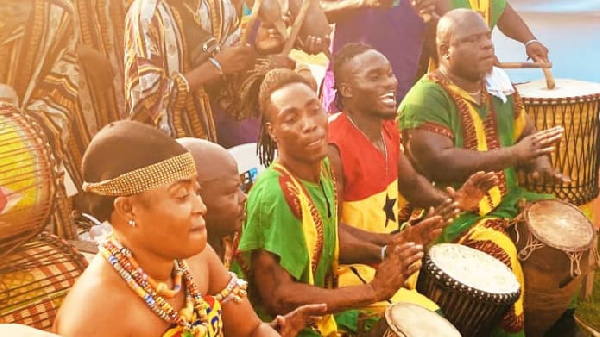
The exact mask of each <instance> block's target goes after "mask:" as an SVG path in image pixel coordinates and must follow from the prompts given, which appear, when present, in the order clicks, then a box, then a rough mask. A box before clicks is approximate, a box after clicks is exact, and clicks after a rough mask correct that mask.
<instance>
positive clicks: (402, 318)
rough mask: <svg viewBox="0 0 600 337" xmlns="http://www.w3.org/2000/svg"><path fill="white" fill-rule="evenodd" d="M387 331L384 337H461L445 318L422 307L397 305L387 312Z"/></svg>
mask: <svg viewBox="0 0 600 337" xmlns="http://www.w3.org/2000/svg"><path fill="white" fill-rule="evenodd" d="M385 321H386V323H387V330H386V331H385V333H384V334H383V337H442V336H443V337H460V336H461V335H460V332H458V330H456V328H455V327H454V326H453V325H452V324H450V322H448V321H447V320H446V319H445V318H443V317H442V316H440V315H438V314H436V313H435V312H431V311H429V310H427V309H425V308H423V307H421V306H418V305H415V304H410V303H396V304H393V305H391V306H389V307H388V308H387V309H386V311H385Z"/></svg>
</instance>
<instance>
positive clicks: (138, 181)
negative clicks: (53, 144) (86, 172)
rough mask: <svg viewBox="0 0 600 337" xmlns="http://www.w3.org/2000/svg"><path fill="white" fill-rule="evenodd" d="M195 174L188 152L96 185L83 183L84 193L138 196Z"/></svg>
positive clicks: (191, 158)
mask: <svg viewBox="0 0 600 337" xmlns="http://www.w3.org/2000/svg"><path fill="white" fill-rule="evenodd" d="M195 174H196V165H195V163H194V157H192V154H191V153H189V152H186V153H184V154H181V155H179V156H175V157H171V158H169V159H166V160H163V161H161V162H158V163H155V164H152V165H150V166H146V167H142V168H139V169H136V170H133V171H131V172H127V173H124V174H121V175H120V176H118V177H115V178H113V179H109V180H102V181H100V182H97V183H89V182H84V183H83V190H84V191H85V192H90V193H95V194H99V195H104V196H109V197H118V196H125V195H133V194H138V193H141V192H144V191H148V190H151V189H153V188H157V187H160V186H164V185H168V184H171V183H174V182H176V181H179V180H186V179H190V178H191V177H193V176H194V175H195Z"/></svg>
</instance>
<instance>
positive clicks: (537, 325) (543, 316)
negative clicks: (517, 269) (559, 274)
mask: <svg viewBox="0 0 600 337" xmlns="http://www.w3.org/2000/svg"><path fill="white" fill-rule="evenodd" d="M523 272H524V274H525V303H524V309H525V332H526V336H527V337H543V336H544V334H545V332H546V331H547V330H548V329H550V327H552V325H553V324H554V323H555V322H556V321H557V320H558V319H559V318H560V317H561V315H562V314H563V312H564V311H565V310H566V309H567V307H568V306H569V303H571V299H572V298H573V294H575V292H576V291H577V289H579V287H580V286H581V282H582V280H583V277H582V276H579V277H577V278H575V279H573V280H571V281H570V282H569V283H568V284H566V286H564V287H563V288H560V287H558V286H551V285H556V283H557V280H556V275H552V274H548V273H546V272H543V271H540V270H539V269H534V268H531V267H529V268H528V267H526V266H524V267H523ZM528 285H532V286H528Z"/></svg>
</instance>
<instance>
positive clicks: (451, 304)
mask: <svg viewBox="0 0 600 337" xmlns="http://www.w3.org/2000/svg"><path fill="white" fill-rule="evenodd" d="M417 290H418V291H419V292H420V293H421V294H423V295H425V296H427V297H428V298H430V299H431V300H433V301H434V302H435V303H437V305H439V306H440V308H441V309H442V312H443V313H444V316H445V317H446V318H447V319H448V320H449V321H450V323H452V324H454V326H455V327H456V328H457V329H458V330H459V331H460V333H461V334H462V335H463V336H469V337H475V336H486V337H487V336H488V335H489V332H490V331H491V330H492V329H493V328H494V327H495V326H496V325H497V324H498V323H499V322H500V320H501V319H502V317H503V316H504V314H505V313H506V312H507V310H508V309H509V308H510V306H511V305H513V304H514V303H515V302H516V301H517V299H518V298H519V294H520V291H521V287H520V285H519V282H518V281H517V278H516V277H515V275H514V274H513V273H512V271H511V270H510V269H509V268H508V267H507V266H505V265H504V264H503V263H502V262H500V261H499V260H497V259H496V258H494V257H492V256H490V255H488V254H486V253H484V252H481V251H479V250H475V249H472V248H469V247H466V246H463V245H460V244H454V243H442V244H437V245H434V246H433V247H431V248H430V249H429V252H428V253H427V254H425V256H424V257H423V267H422V269H421V272H420V273H419V279H418V280H417Z"/></svg>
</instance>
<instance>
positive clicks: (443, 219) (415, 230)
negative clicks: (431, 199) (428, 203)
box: [392, 199, 460, 246]
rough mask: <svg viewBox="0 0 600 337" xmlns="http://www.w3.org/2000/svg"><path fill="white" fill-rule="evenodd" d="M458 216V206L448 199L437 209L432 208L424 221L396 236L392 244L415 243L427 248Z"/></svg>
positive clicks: (412, 225) (408, 227)
mask: <svg viewBox="0 0 600 337" xmlns="http://www.w3.org/2000/svg"><path fill="white" fill-rule="evenodd" d="M458 214H460V209H459V208H458V204H457V203H456V202H454V200H452V199H447V200H445V201H444V202H443V203H442V204H441V205H439V206H438V207H437V208H435V209H434V208H433V207H430V208H429V212H427V215H426V216H425V217H424V218H423V219H421V220H419V221H417V222H415V223H413V224H411V225H410V226H407V227H406V228H405V229H404V230H403V231H401V232H399V233H397V234H394V236H393V238H392V243H393V244H401V243H404V242H414V243H417V244H420V245H424V246H426V245H428V244H429V243H431V242H433V241H434V240H435V239H437V238H438V237H439V236H440V235H441V234H442V231H443V230H444V228H445V227H446V226H447V225H449V224H451V223H452V221H454V218H456V217H457V216H458Z"/></svg>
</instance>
